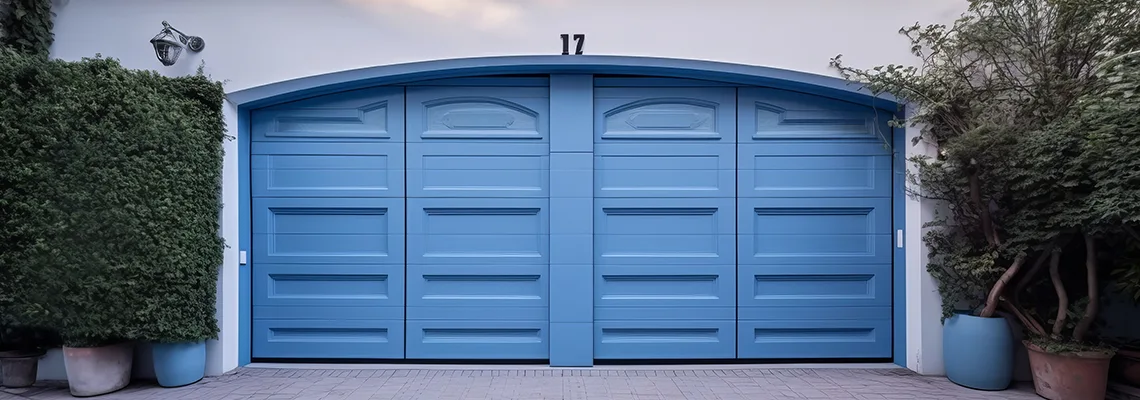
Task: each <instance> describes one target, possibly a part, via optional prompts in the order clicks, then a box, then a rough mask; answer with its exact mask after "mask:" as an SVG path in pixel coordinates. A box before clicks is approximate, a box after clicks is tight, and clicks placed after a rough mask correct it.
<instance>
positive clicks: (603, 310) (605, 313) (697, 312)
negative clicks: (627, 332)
mask: <svg viewBox="0 0 1140 400" xmlns="http://www.w3.org/2000/svg"><path fill="white" fill-rule="evenodd" d="M594 319H595V320H596V321H595V322H603V321H618V322H621V321H625V322H630V321H635V320H663V321H667V320H730V321H735V320H736V307H732V306H722V307H703V306H700V307H642V306H636V307H598V308H597V309H596V310H594Z"/></svg>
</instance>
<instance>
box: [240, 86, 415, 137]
mask: <svg viewBox="0 0 1140 400" xmlns="http://www.w3.org/2000/svg"><path fill="white" fill-rule="evenodd" d="M403 92H404V91H403V89H402V88H369V89H361V90H353V91H349V92H342V93H337V94H333V95H326V96H319V97H314V98H309V99H305V100H300V101H295V102H290V103H285V104H282V105H278V106H273V107H268V108H264V109H260V110H257V111H256V112H254V113H253V114H252V116H251V125H250V131H251V139H252V140H253V141H254V142H258V141H276V142H319V141H336V142H344V141H392V142H397V143H398V142H402V141H403V133H404V96H403Z"/></svg>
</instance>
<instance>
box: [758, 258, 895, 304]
mask: <svg viewBox="0 0 1140 400" xmlns="http://www.w3.org/2000/svg"><path fill="white" fill-rule="evenodd" d="M739 268H740V280H739V283H738V284H739V288H738V292H739V293H740V307H742V308H743V307H773V306H775V307H853V306H860V307H866V306H888V307H889V306H890V305H891V277H892V275H891V265H890V264H868V265H834V264H833V265H826V264H823V265H810V264H800V265H741V266H740V267H739Z"/></svg>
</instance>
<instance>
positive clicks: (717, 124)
mask: <svg viewBox="0 0 1140 400" xmlns="http://www.w3.org/2000/svg"><path fill="white" fill-rule="evenodd" d="M735 95H736V90H735V89H734V88H667V89H665V88H595V89H594V96H595V100H594V110H595V112H596V113H599V115H598V116H596V117H595V118H594V123H595V129H594V132H595V136H594V139H595V141H596V143H607V142H612V141H650V140H652V141H685V142H688V141H700V142H713V143H715V142H725V143H733V142H735V140H734V138H733V135H734V128H735V127H736V121H735V118H736V99H735Z"/></svg>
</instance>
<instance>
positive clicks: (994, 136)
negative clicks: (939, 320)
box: [832, 0, 1140, 336]
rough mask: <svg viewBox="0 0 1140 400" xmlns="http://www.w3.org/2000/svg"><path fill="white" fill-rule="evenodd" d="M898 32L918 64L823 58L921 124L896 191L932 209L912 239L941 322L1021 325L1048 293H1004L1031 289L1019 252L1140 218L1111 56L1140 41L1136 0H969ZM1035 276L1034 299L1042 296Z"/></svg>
mask: <svg viewBox="0 0 1140 400" xmlns="http://www.w3.org/2000/svg"><path fill="white" fill-rule="evenodd" d="M900 33H902V34H904V35H906V36H907V37H908V38H909V39H910V40H911V51H912V53H913V54H914V55H915V56H916V57H918V58H919V65H918V66H914V67H912V66H905V65H897V64H892V65H885V66H878V67H874V68H871V69H858V68H852V67H849V66H846V65H844V64H843V63H842V60H841V56H838V57H836V58H834V59H832V66H833V67H835V68H836V69H837V70H838V71H839V72H840V74H841V76H843V77H844V78H846V79H848V80H851V81H855V82H859V83H862V84H863V85H864V86H865V87H866V88H867V89H868V90H870V91H872V92H874V93H881V92H888V93H891V94H894V95H895V96H897V97H898V98H900V99H901V100H903V101H904V102H906V103H908V104H907V106H908V107H910V108H911V110H910V111H912V112H911V115H912V117H911V118H910V120H909V121H904V122H898V121H896V125H898V124H902V123H906V122H909V123H911V124H912V125H913V126H921V127H922V130H921V134H920V135H919V137H918V138H917V139H916V143H917V140H924V141H927V142H929V143H931V144H933V145H935V146H936V147H937V148H938V151H939V154H938V156H936V157H914V158H912V159H911V160H910V162H912V163H913V164H914V165H915V167H916V170H917V172H915V173H913V174H910V175H909V176H908V183H909V184H910V185H909V186H910V187H909V188H908V192H909V193H910V194H912V195H914V196H918V197H921V198H924V199H928V200H933V201H936V202H937V203H938V204H940V205H941V207H940V209H941V211H940V212H939V214H938V215H937V216H936V218H935V219H934V221H933V222H931V223H929V224H928V225H927V228H930V230H929V232H928V233H926V234H925V236H924V239H925V242H926V244H927V246H928V248H929V249H930V261H929V263H928V265H927V268H928V270H929V271H930V273H931V274H932V275H933V276H934V277H935V278H936V279H937V280H938V285H939V291H940V293H941V294H942V296H943V304H944V317H948V316H949V315H951V314H950V313H951V312H952V311H953V310H954V309H956V308H962V307H968V308H973V309H976V308H978V307H981V306H984V308H985V310H986V311H987V312H992V311H993V310H995V309H996V308H997V306H998V305H999V304H1000V305H1004V306H1005V307H1006V308H1007V309H1009V310H1011V311H1014V312H1015V313H1018V314H1020V315H1018V317H1019V318H1022V319H1023V322H1027V318H1031V317H1032V316H1033V315H1041V314H1044V312H1038V311H1037V310H1035V309H1036V308H1039V307H1038V306H1042V307H1045V308H1048V307H1047V304H1048V302H1050V301H1053V300H1049V299H1047V297H1048V296H1034V297H1040V298H1043V299H1046V300H1042V301H1043V302H1044V303H1043V304H1032V305H1021V304H1019V303H1018V301H1019V300H1018V297H1019V295H1020V294H1021V293H1019V292H1014V293H1009V292H1008V290H1007V289H1008V288H1010V287H1012V288H1015V289H1016V290H1022V289H1023V288H1025V289H1026V290H1034V289H1035V288H1033V287H1032V285H1031V284H1042V281H1041V280H1037V279H1035V274H1039V273H1040V271H1041V270H1042V268H1038V267H1029V266H1028V265H1027V264H1032V263H1031V262H1029V260H1035V259H1038V255H1040V254H1043V253H1047V252H1049V251H1051V250H1052V249H1054V248H1061V247H1063V246H1064V245H1065V243H1078V242H1081V241H1080V240H1075V241H1074V240H1072V239H1073V238H1074V237H1079V236H1080V235H1086V234H1087V235H1091V236H1093V237H1101V238H1103V237H1111V236H1112V235H1119V234H1122V233H1121V232H1122V231H1128V230H1129V228H1130V227H1131V226H1132V225H1135V224H1136V223H1137V221H1138V218H1140V201H1137V200H1140V198H1138V197H1137V196H1140V134H1137V125H1136V118H1137V116H1138V115H1140V113H1138V112H1137V110H1136V108H1134V107H1135V101H1134V100H1129V99H1134V98H1135V97H1136V92H1137V89H1136V86H1135V84H1134V83H1135V81H1130V79H1133V78H1129V76H1132V75H1129V74H1131V73H1134V72H1135V69H1132V71H1133V72H1131V73H1125V72H1123V71H1125V70H1128V69H1129V68H1133V67H1130V65H1133V61H1131V60H1135V57H1127V56H1122V54H1125V53H1128V52H1133V51H1135V50H1137V49H1140V0H971V1H970V2H969V7H968V10H967V12H966V13H965V14H963V15H962V17H961V18H959V19H958V20H957V21H955V22H954V23H953V24H952V25H950V26H946V25H938V24H936V25H928V26H921V25H918V24H915V25H914V26H910V27H906V28H903V29H901V30H900ZM1121 60H1124V61H1121ZM1129 82H1132V83H1129ZM1137 239H1138V240H1137V241H1135V242H1133V243H1140V236H1138V237H1137ZM1078 247H1080V248H1081V249H1082V250H1083V248H1084V247H1085V246H1078ZM1124 247H1125V248H1127V247H1129V245H1126V246H1124ZM1125 248H1114V249H1108V251H1105V252H1104V253H1106V254H1108V256H1107V257H1116V255H1118V254H1120V253H1122V252H1124V250H1126V249H1125ZM1097 256H1101V253H1100V252H1098V253H1097ZM1094 258H1096V257H1094ZM1017 260H1020V261H1022V262H1021V263H1019V262H1018V261H1017ZM1083 261H1084V260H1083V259H1081V261H1079V262H1071V261H1070V262H1068V263H1069V264H1075V266H1076V267H1080V266H1082V264H1083ZM1131 265H1140V264H1135V263H1133V264H1131ZM1014 267H1016V268H1014ZM1134 268H1135V267H1134ZM1133 274H1136V275H1140V272H1133ZM1093 275H1096V274H1093ZM1136 275H1128V276H1136ZM1044 284H1045V285H1048V286H1047V287H1046V288H1044V289H1048V291H1046V290H1041V289H1043V288H1036V289H1037V292H1038V293H1050V291H1052V287H1051V284H1050V283H1049V282H1048V279H1046V280H1045V281H1044ZM1093 286H1096V284H1095V282H1094V284H1093ZM988 294H994V295H995V297H994V298H992V299H991V298H987V295H988ZM1138 298H1140V297H1138ZM1054 299H1055V298H1054ZM1054 304H1055V303H1054ZM1094 310H1095V308H1094ZM987 312H982V313H981V314H982V315H983V316H986V315H985V314H987ZM1094 314H1095V313H1094ZM1087 317H1088V315H1082V316H1079V317H1078V318H1076V319H1081V318H1085V319H1087ZM1029 325H1032V324H1029ZM1038 325H1039V324H1038ZM1078 330H1079V329H1078ZM1075 336H1081V335H1075Z"/></svg>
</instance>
